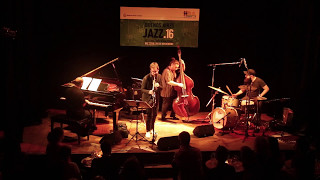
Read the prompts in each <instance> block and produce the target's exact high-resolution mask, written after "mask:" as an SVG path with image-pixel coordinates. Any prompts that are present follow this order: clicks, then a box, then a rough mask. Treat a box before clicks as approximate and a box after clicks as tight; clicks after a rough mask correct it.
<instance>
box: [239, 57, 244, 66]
mask: <svg viewBox="0 0 320 180" xmlns="http://www.w3.org/2000/svg"><path fill="white" fill-rule="evenodd" d="M243 59H244V58H240V63H239V67H241V64H242V63H243Z"/></svg>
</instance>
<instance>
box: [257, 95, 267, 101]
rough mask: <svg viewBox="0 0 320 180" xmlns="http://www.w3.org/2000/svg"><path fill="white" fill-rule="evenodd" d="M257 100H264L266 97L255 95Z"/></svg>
mask: <svg viewBox="0 0 320 180" xmlns="http://www.w3.org/2000/svg"><path fill="white" fill-rule="evenodd" d="M257 100H259V101H264V100H267V98H266V97H261V96H258V97H257Z"/></svg>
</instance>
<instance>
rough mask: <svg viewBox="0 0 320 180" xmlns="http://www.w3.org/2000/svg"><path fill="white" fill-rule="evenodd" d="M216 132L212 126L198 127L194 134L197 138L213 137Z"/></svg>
mask: <svg viewBox="0 0 320 180" xmlns="http://www.w3.org/2000/svg"><path fill="white" fill-rule="evenodd" d="M214 132H215V131H214V127H213V125H212V124H209V125H202V126H197V127H196V128H194V130H193V134H194V135H195V136H197V137H207V136H213V134H214Z"/></svg>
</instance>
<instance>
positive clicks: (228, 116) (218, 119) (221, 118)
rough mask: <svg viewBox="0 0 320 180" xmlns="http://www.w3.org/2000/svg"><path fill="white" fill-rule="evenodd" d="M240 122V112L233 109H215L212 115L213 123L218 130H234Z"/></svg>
mask: <svg viewBox="0 0 320 180" xmlns="http://www.w3.org/2000/svg"><path fill="white" fill-rule="evenodd" d="M238 120H239V116H238V112H237V110H236V109H235V108H233V107H227V108H226V109H223V108H220V107H218V108H215V109H214V110H213V111H212V113H211V123H212V124H213V126H214V127H215V128H217V129H223V128H224V129H232V128H234V127H235V126H236V125H237V123H238Z"/></svg>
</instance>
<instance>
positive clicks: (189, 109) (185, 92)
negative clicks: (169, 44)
mask: <svg viewBox="0 0 320 180" xmlns="http://www.w3.org/2000/svg"><path fill="white" fill-rule="evenodd" d="M178 57H179V64H180V75H179V76H178V78H177V80H176V82H177V83H182V84H183V87H179V86H174V89H175V90H176V91H177V98H176V99H174V101H173V103H172V108H173V110H174V112H175V113H176V114H178V115H179V116H182V117H190V116H193V115H195V114H197V113H198V112H199V109H200V101H199V98H198V97H197V96H195V95H193V93H192V88H193V87H194V82H193V80H192V79H191V78H190V77H189V76H187V75H186V74H185V73H184V70H185V66H184V63H183V61H182V59H181V50H180V48H179V47H178Z"/></svg>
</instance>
